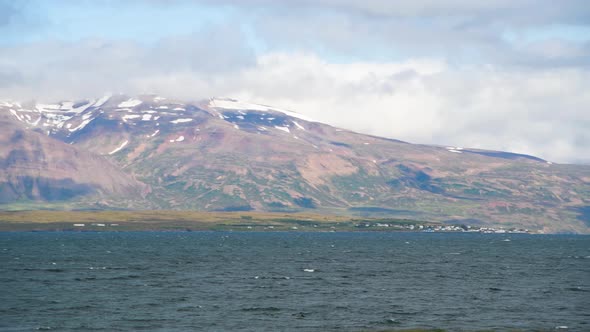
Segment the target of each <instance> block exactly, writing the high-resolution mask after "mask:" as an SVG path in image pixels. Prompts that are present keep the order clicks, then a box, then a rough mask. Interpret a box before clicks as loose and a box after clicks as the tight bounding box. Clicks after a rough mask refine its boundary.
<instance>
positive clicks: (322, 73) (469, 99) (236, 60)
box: [0, 27, 590, 162]
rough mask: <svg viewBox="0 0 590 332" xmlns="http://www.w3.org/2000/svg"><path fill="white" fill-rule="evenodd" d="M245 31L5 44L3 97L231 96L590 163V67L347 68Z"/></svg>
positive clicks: (409, 133)
mask: <svg viewBox="0 0 590 332" xmlns="http://www.w3.org/2000/svg"><path fill="white" fill-rule="evenodd" d="M233 32H234V31H233V30H232V29H229V30H227V29H225V28H224V27H219V28H218V29H213V30H211V32H210V33H209V34H207V36H206V37H196V36H188V37H185V38H177V39H169V40H164V41H162V42H160V43H158V44H156V45H155V46H145V45H140V44H134V43H122V42H106V41H98V40H87V41H85V42H82V43H59V42H55V43H45V44H33V45H28V46H23V47H14V46H13V47H10V48H7V47H5V48H2V49H0V94H1V95H3V96H10V97H12V98H16V99H30V98H34V99H38V100H57V99H63V98H78V97H96V96H97V95H99V94H101V93H103V92H107V91H110V92H126V93H132V94H135V93H158V94H162V95H166V96H170V97H178V98H182V99H186V100H193V101H195V100H199V99H204V98H209V97H213V96H226V97H233V98H238V99H244V100H248V101H253V102H260V103H264V104H269V105H275V106H277V107H283V108H287V109H291V110H294V111H297V112H300V113H303V114H306V115H308V116H310V117H312V118H315V119H317V120H319V121H322V122H326V123H329V124H333V125H336V126H340V127H344V128H349V129H352V130H356V131H359V132H363V133H369V134H375V135H381V136H386V137H391V138H397V139H402V140H407V141H410V142H415V143H426V144H431V143H437V144H442V145H456V146H466V147H478V148H485V149H499V150H508V151H514V152H520V153H529V154H534V155H537V156H540V157H543V158H546V159H548V160H552V161H557V162H573V161H576V162H579V161H587V160H586V159H584V158H587V157H585V156H590V137H589V135H588V134H587V132H588V130H587V129H588V128H590V113H588V112H587V110H588V109H590V96H589V95H588V93H587V91H588V89H589V87H590V75H589V71H588V70H586V69H580V68H553V67H551V68H545V69H539V68H536V69H534V70H533V69H527V68H514V67H504V66H494V65H457V64H453V63H450V62H448V61H446V60H445V59H444V58H414V59H407V60H402V61H387V62H370V61H356V62H348V63H337V62H331V61H328V60H326V59H323V58H321V57H320V56H318V55H316V54H314V53H269V54H265V55H260V56H255V55H254V54H253V53H252V51H251V49H250V48H249V47H248V46H247V45H246V44H244V43H240V41H241V40H242V38H240V37H235V38H232V37H231V36H230V35H231V34H232V33H233ZM215 43H218V44H215ZM219 43H221V44H219ZM223 43H225V44H223ZM228 50H232V52H228ZM39 54H43V56H39Z"/></svg>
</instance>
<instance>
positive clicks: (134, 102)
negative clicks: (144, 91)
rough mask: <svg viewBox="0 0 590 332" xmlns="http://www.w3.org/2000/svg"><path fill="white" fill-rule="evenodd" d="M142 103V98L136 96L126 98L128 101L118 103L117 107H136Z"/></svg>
mask: <svg viewBox="0 0 590 332" xmlns="http://www.w3.org/2000/svg"><path fill="white" fill-rule="evenodd" d="M141 103H142V101H141V100H139V99H135V98H131V99H129V100H126V101H124V102H122V103H120V104H119V105H117V107H119V108H126V107H135V106H138V105H140V104H141Z"/></svg>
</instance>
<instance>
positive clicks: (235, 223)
mask: <svg viewBox="0 0 590 332" xmlns="http://www.w3.org/2000/svg"><path fill="white" fill-rule="evenodd" d="M385 223H387V224H388V225H391V226H392V227H387V228H380V229H379V230H382V231H383V230H390V231H393V230H398V231H399V230H405V229H406V228H404V226H405V225H409V224H413V225H423V226H432V225H437V223H432V222H423V221H414V220H406V219H392V218H387V219H371V218H355V217H347V216H327V215H319V214H311V213H292V214H284V213H259V212H248V211H238V212H197V211H162V210H159V211H41V210H37V211H3V212H0V231H69V230H72V231H74V230H75V231H142V230H145V231H150V230H154V231H155V230H162V231H192V230H194V231H198V230H235V231H294V230H297V231H357V230H363V231H367V230H372V229H374V228H370V227H367V225H382V224H385ZM395 226H397V227H395Z"/></svg>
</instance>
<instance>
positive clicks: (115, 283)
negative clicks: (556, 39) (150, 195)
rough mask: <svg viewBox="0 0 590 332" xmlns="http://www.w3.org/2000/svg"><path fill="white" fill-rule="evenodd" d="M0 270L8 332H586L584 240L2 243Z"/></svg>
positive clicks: (24, 238)
mask: <svg viewBox="0 0 590 332" xmlns="http://www.w3.org/2000/svg"><path fill="white" fill-rule="evenodd" d="M505 239H510V240H511V241H503V240H505ZM0 263H1V267H0V331H30V330H43V329H51V330H58V331H89V330H96V331H100V330H102V331H130V330H148V331H373V330H383V329H408V328H414V327H421V328H429V327H432V328H445V329H451V330H478V329H495V330H509V329H524V330H534V329H536V330H554V329H555V328H556V327H558V326H567V327H568V328H569V330H570V331H590V237H588V236H540V235H535V236H532V235H479V234H436V233H435V234H422V233H229V232H227V233H220V232H197V233H180V232H179V233H163V232H143V233H0ZM312 270H313V272H311V271H312Z"/></svg>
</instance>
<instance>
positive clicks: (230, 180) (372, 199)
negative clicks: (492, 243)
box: [0, 95, 590, 233]
mask: <svg viewBox="0 0 590 332" xmlns="http://www.w3.org/2000/svg"><path fill="white" fill-rule="evenodd" d="M0 112H1V113H2V114H3V115H4V116H5V117H10V120H11V121H12V123H13V124H10V123H9V122H7V121H8V120H7V121H5V122H2V124H0V126H2V127H0V129H1V130H2V131H3V133H2V134H0V137H1V138H2V139H3V140H4V141H3V144H2V150H0V152H1V153H2V158H3V159H2V160H4V163H3V164H2V165H3V167H2V169H1V171H2V172H3V176H4V178H8V177H12V179H14V178H15V177H17V175H15V174H18V172H17V171H16V170H15V168H14V167H12V166H10V165H12V164H10V165H9V163H14V161H10V160H13V159H10V158H12V157H7V156H9V155H11V153H13V154H14V153H17V152H12V151H19V150H22V149H23V148H22V146H23V145H24V146H30V145H32V143H28V142H30V141H31V139H32V138H35V139H36V140H38V141H44V140H46V141H48V142H51V144H54V145H56V146H59V148H53V147H52V148H51V149H49V148H47V147H46V146H43V144H41V146H42V147H44V148H42V149H37V150H34V149H33V150H31V149H30V148H27V149H28V150H27V149H25V150H27V151H30V153H29V156H28V157H27V163H30V164H35V165H36V164H39V163H41V164H43V163H42V160H47V158H52V160H54V161H55V163H58V162H59V161H62V162H70V163H73V162H74V161H76V160H79V159H82V160H83V161H84V163H81V162H80V163H78V164H75V166H73V167H71V169H75V170H76V172H73V171H67V172H64V173H63V174H61V175H60V176H61V177H59V176H57V177H56V176H55V175H53V174H52V175H51V176H48V175H44V174H41V173H39V176H37V177H36V178H38V179H41V178H47V177H49V178H59V179H62V180H64V181H72V183H75V184H79V183H86V184H88V183H91V184H92V185H93V188H94V189H93V190H88V191H84V190H79V191H74V192H71V193H70V192H68V193H69V194H67V195H63V194H62V195H53V194H52V193H53V191H51V190H49V191H48V190H46V191H45V192H49V193H50V194H45V195H37V194H35V195H33V194H28V193H27V194H22V192H24V191H23V190H24V189H23V188H24V187H23V188H21V189H18V188H20V187H18V186H17V187H16V188H17V189H12V191H11V194H4V191H3V194H2V195H3V197H5V198H4V199H3V201H2V202H4V204H5V205H4V206H10V205H8V204H9V203H10V204H13V202H14V201H15V200H23V199H27V200H30V201H33V202H35V201H40V202H45V201H59V202H66V203H67V204H69V206H70V207H77V208H96V207H105V206H108V207H111V208H126V209H127V208H130V209H198V210H210V211H245V210H260V211H284V212H292V211H300V210H314V211H318V212H326V213H338V214H353V215H355V214H358V215H361V216H380V217H383V216H395V217H406V218H414V219H422V220H437V221H448V222H453V223H465V224H494V225H498V224H501V225H503V226H505V227H527V228H530V229H535V230H541V231H547V232H556V231H565V232H586V233H587V232H589V231H590V229H589V224H590V221H589V220H588V219H589V218H588V214H589V213H590V211H589V210H590V208H589V206H590V166H587V165H586V166H583V165H558V164H552V163H550V162H547V161H544V160H541V159H539V158H535V157H532V156H527V155H521V154H513V153H507V152H499V151H485V150H476V149H468V148H460V147H439V146H428V145H416V144H409V143H406V142H402V141H397V140H392V139H386V138H381V137H374V136H369V135H363V134H359V133H355V132H352V131H348V130H343V129H338V128H334V127H332V126H329V125H326V124H322V123H318V122H314V121H313V120H311V119H308V118H306V117H303V116H301V115H299V114H297V113H294V112H289V111H285V110H280V109H276V108H272V107H268V106H264V105H256V104H249V103H242V102H238V101H235V100H231V99H212V100H207V101H202V102H194V103H186V102H181V101H177V100H169V99H165V98H162V97H157V96H140V97H128V96H123V95H117V96H106V97H103V98H100V99H97V100H85V101H78V102H61V103H58V104H51V105H49V104H39V103H33V102H31V103H22V104H21V103H14V102H3V103H0ZM14 123H18V125H19V126H22V129H15V130H12V129H11V130H12V131H14V132H19V133H21V134H22V135H21V136H22V137H20V136H18V135H16V136H15V134H14V133H12V134H5V133H4V132H6V133H8V132H10V130H8V129H7V130H5V129H4V128H9V129H10V128H20V127H18V126H16V125H14ZM47 144H49V143H47ZM39 156H42V158H41V157H39ZM7 158H8V159H7ZM6 160H9V161H8V162H7V161H6ZM76 162H79V161H76ZM44 170H45V168H44ZM15 172H16V173H15ZM47 172H49V171H47ZM54 173H55V172H54ZM66 173H67V174H66ZM31 176H32V175H31ZM32 177H33V178H35V176H32ZM66 179H70V180H66ZM60 186H61V183H53V182H52V183H48V184H47V187H48V188H54V187H58V188H60ZM9 187H10V186H9ZM13 187H14V186H13ZM13 187H11V188H13ZM3 188H4V187H3ZM97 188H100V189H97ZM3 190H4V189H3ZM7 192H8V191H7ZM122 196H123V197H124V199H122V198H121V197H122ZM97 202H99V204H98V205H97Z"/></svg>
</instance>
